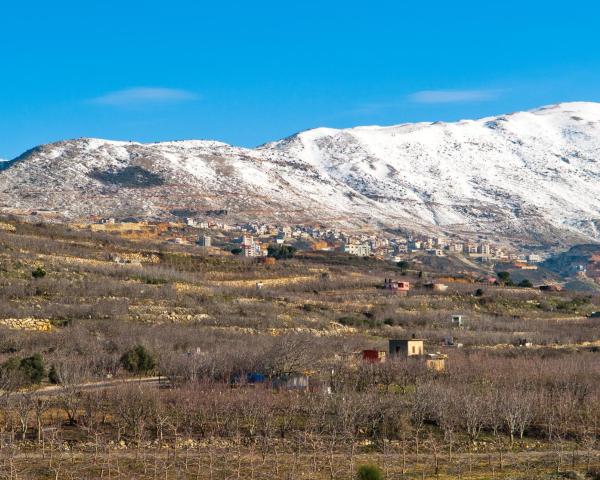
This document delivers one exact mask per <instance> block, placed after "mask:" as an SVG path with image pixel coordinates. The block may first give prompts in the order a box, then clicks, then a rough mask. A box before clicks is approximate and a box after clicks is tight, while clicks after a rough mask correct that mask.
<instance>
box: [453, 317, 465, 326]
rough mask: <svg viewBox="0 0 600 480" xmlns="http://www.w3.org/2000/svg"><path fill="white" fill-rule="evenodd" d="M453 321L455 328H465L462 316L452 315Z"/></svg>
mask: <svg viewBox="0 0 600 480" xmlns="http://www.w3.org/2000/svg"><path fill="white" fill-rule="evenodd" d="M451 321H452V326H453V327H458V328H460V327H462V326H463V316H462V315H452V317H451Z"/></svg>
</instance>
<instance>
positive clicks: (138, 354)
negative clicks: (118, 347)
mask: <svg viewBox="0 0 600 480" xmlns="http://www.w3.org/2000/svg"><path fill="white" fill-rule="evenodd" d="M121 365H123V368H125V370H127V371H128V372H131V373H136V374H138V373H148V372H150V371H152V370H154V368H155V367H156V361H155V360H154V357H153V356H152V354H151V353H150V352H149V351H148V350H146V348H145V347H144V346H143V345H136V346H135V347H133V348H132V349H131V350H128V351H126V352H125V353H124V354H123V355H122V356H121Z"/></svg>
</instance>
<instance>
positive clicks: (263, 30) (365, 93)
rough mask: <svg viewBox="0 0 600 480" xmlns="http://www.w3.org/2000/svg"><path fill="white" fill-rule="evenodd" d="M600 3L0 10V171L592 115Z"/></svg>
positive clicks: (25, 6)
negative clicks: (470, 122)
mask: <svg viewBox="0 0 600 480" xmlns="http://www.w3.org/2000/svg"><path fill="white" fill-rule="evenodd" d="M599 18H600V2H596V1H592V0H590V1H577V0H574V1H571V2H562V1H561V2H558V1H552V0H546V1H537V0H527V1H523V0H519V1H512V0H503V1H501V2H500V1H496V2H484V1H481V0H478V1H470V0H465V1H461V0H455V1H448V0H443V1H442V0H439V1H437V0H430V1H427V2H425V1H416V0H414V1H403V0H394V1H391V0H390V1H375V0H372V1H370V2H366V1H353V0H344V1H337V0H333V1H326V0H321V1H313V0H303V1H302V2H299V1H295V2H292V1H285V0H278V1H270V0H265V1H262V0H254V1H248V0H245V1H237V0H229V1H212V2H204V1H200V0H197V1H191V0H185V1H184V0H170V1H165V0H161V1H155V0H143V1H142V0H139V1H138V0H120V1H115V0H86V1H82V0H78V1H61V0H54V1H52V2H49V1H46V0H44V1H42V0H30V1H27V2H20V1H19V2H18V1H16V0H12V1H11V0H6V1H4V2H2V3H1V5H0V158H12V157H14V156H16V155H18V154H19V153H21V152H22V151H24V150H26V149H28V148H30V147H32V146H35V145H37V144H41V143H46V142H49V141H55V140H59V139H64V138H74V137H81V136H90V137H102V138H110V139H120V140H139V141H159V140H169V139H173V140H174V139H187V138H210V139H218V140H222V141H226V142H229V143H233V144H237V145H244V146H255V145H258V144H261V143H264V142H266V141H269V140H274V139H278V138H281V137H284V136H286V135H289V134H291V133H294V132H296V131H299V130H304V129H307V128H312V127H317V126H331V127H349V126H355V125H366V124H395V123H402V122H407V121H422V120H431V121H434V120H456V119H460V118H472V117H480V116H485V115H492V114H498V113H504V112H510V111H515V110H521V109H529V108H534V107H536V106H540V105H544V104H550V103H556V102H561V101H573V100H585V101H600V35H598V32H597V30H598V19H599Z"/></svg>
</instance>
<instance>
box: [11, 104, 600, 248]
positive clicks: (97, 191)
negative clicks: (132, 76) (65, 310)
mask: <svg viewBox="0 0 600 480" xmlns="http://www.w3.org/2000/svg"><path fill="white" fill-rule="evenodd" d="M599 154H600V104H597V103H583V102H579V103H564V104H558V105H553V106H548V107H543V108H540V109H536V110H532V111H528V112H517V113H512V114H506V115H501V116H497V117H488V118H483V119H480V120H464V121H459V122H456V123H443V122H435V123H417V124H402V125H395V126H388V127H379V126H370V127H356V128H350V129H341V130H338V129H329V128H319V129H314V130H308V131H305V132H301V133H298V134H295V135H292V136H290V137H288V138H285V139H283V140H280V141H277V142H272V143H268V144H265V145H262V146H260V147H258V148H255V149H247V148H240V147H234V146H231V145H227V144H225V143H221V142H215V141H179V142H162V143H149V144H142V143H136V142H116V141H109V140H100V139H90V138H81V139H76V140H66V141H60V142H56V143H52V144H47V145H42V146H39V147H36V148H34V149H32V150H29V151H28V152H25V153H24V154H22V155H21V156H19V157H17V158H16V159H14V160H12V161H10V162H9V163H7V164H4V165H3V166H2V167H0V208H2V209H3V210H4V211H5V212H14V213H22V212H25V213H27V212H31V211H50V212H53V213H54V214H55V215H56V216H57V217H58V218H64V219H69V220H73V219H78V220H81V219H85V218H89V217H92V216H104V217H109V216H111V217H117V218H125V217H136V218H144V219H167V220H168V219H173V218H174V217H176V216H177V215H181V214H182V213H183V214H185V215H186V216H203V215H205V214H206V212H207V211H215V210H222V211H223V212H224V213H226V214H227V216H228V218H230V219H231V220H232V221H240V220H249V219H250V220H251V219H255V218H261V219H265V220H266V221H279V222H294V223H309V222H320V223H322V224H330V225H338V226H344V227H352V228H367V229H368V228H370V229H392V228H393V229H396V228H400V229H405V230H407V231H414V232H421V233H440V232H444V233H454V234H464V235H471V236H472V235H476V234H485V235H490V234H491V235H493V236H495V237H497V238H500V239H511V240H516V241H522V242H536V243H542V244H546V245H549V244H554V245H574V244H577V243H589V242H590V241H592V242H595V241H597V240H599V239H600V196H599V195H598V186H597V185H598V179H599V177H600V166H599V163H598V162H599V159H600V155H599Z"/></svg>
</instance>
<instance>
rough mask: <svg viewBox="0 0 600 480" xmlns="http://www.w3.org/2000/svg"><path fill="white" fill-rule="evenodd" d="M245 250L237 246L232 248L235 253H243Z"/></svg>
mask: <svg viewBox="0 0 600 480" xmlns="http://www.w3.org/2000/svg"><path fill="white" fill-rule="evenodd" d="M242 252H243V250H242V249H241V248H239V247H235V248H232V249H231V253H233V254H234V255H241V253H242Z"/></svg>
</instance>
